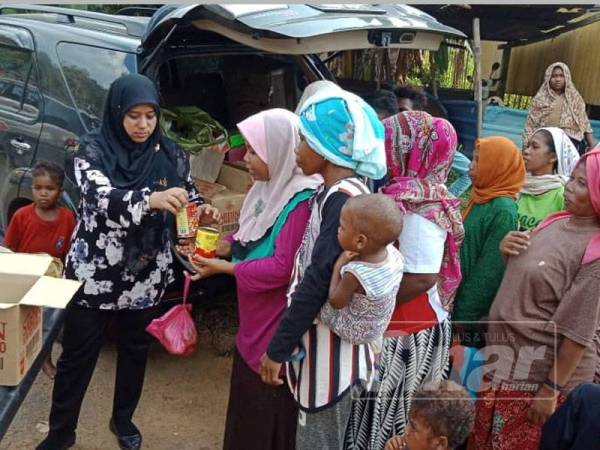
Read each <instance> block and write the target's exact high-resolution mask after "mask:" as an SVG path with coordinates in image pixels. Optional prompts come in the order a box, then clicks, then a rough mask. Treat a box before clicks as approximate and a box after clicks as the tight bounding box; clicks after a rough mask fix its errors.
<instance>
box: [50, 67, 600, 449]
mask: <svg viewBox="0 0 600 450" xmlns="http://www.w3.org/2000/svg"><path fill="white" fill-rule="evenodd" d="M556 69H561V70H562V72H563V75H564V79H566V84H565V86H563V88H562V89H563V91H564V97H565V98H564V100H561V101H562V102H563V103H562V106H561V108H562V109H561V111H562V112H561V114H560V117H561V118H562V117H563V116H564V117H567V116H568V117H570V119H568V120H569V123H571V126H572V127H573V128H572V129H577V130H579V131H578V133H579V134H576V135H574V136H573V135H569V134H568V133H567V132H565V130H563V129H561V128H559V127H558V126H556V125H559V123H550V124H548V123H546V125H547V126H545V127H539V126H538V125H539V121H538V118H539V117H540V114H538V113H533V114H532V116H533V117H532V119H531V120H528V126H529V127H533V129H531V130H529V131H527V130H526V132H527V140H526V145H525V148H524V150H523V151H522V152H521V151H520V150H519V149H518V148H517V147H516V146H515V145H514V144H513V143H512V142H511V141H510V140H508V139H506V138H503V137H500V136H497V137H488V138H482V139H479V140H478V141H477V142H476V145H475V153H474V155H473V161H472V163H471V166H470V176H471V179H472V183H473V189H472V194H471V199H470V201H469V204H468V205H467V207H466V208H465V209H464V210H463V211H461V208H460V201H459V200H458V199H457V198H456V197H455V196H454V195H452V194H451V193H450V192H449V191H448V189H447V188H446V181H447V178H448V175H449V173H450V170H451V167H452V163H453V159H454V155H455V152H456V149H457V145H458V142H457V135H456V132H455V130H454V128H453V126H452V125H451V124H450V122H448V121H447V120H445V119H442V118H437V117H432V116H431V115H430V114H428V113H426V112H423V111H411V110H407V111H403V112H397V113H394V114H392V115H391V116H390V117H387V118H385V119H383V120H380V119H379V118H378V117H377V115H376V113H375V111H374V110H373V109H372V108H371V107H370V106H369V105H368V104H367V103H365V102H364V101H363V100H362V99H361V98H359V97H357V96H355V95H354V94H351V93H349V92H346V91H344V90H342V89H341V88H339V87H337V86H336V85H334V84H332V83H328V82H317V83H314V84H312V85H309V86H308V87H307V89H306V92H305V94H304V95H303V97H302V99H301V101H300V104H299V105H298V108H297V110H296V113H292V112H290V111H287V110H283V109H272V110H268V111H264V112H261V113H258V114H256V115H254V116H251V117H249V118H248V119H246V120H244V121H243V122H241V123H240V124H239V125H238V128H239V130H240V132H241V133H242V135H243V136H244V138H245V140H246V142H247V148H248V151H247V154H246V157H245V160H246V163H247V166H248V168H249V171H250V173H251V175H252V176H253V178H254V180H255V183H254V186H253V187H252V189H251V190H250V191H249V192H248V195H247V197H246V200H245V202H244V205H243V208H242V211H241V217H240V227H239V229H238V230H237V232H236V233H235V234H233V235H232V236H230V237H228V238H226V239H224V240H223V241H222V242H221V244H220V247H219V249H218V258H215V259H212V260H211V259H202V260H201V261H200V262H198V263H197V264H196V268H197V275H196V278H204V277H208V276H211V275H214V274H217V273H226V274H230V275H233V276H234V277H235V281H236V284H237V292H238V301H239V317H240V327H239V332H238V335H237V338H236V349H235V354H234V359H233V369H232V374H231V387H230V394H229V405H228V410H227V419H226V426H225V440H224V448H226V449H232V450H238V449H243V448H247V449H286V450H287V449H293V448H297V449H309V448H310V449H314V448H319V449H321V448H322V449H334V448H336V449H338V448H339V449H342V448H346V449H369V450H383V449H384V448H401V447H395V446H394V445H396V444H394V442H399V441H395V440H394V439H396V438H397V437H398V436H401V435H405V436H410V435H411V433H412V435H413V438H414V435H418V434H419V433H421V432H422V430H419V429H418V426H417V425H416V424H415V423H416V422H415V421H414V420H413V418H412V416H411V414H410V410H411V405H412V404H413V396H414V395H415V392H417V391H419V389H421V388H423V386H425V385H426V383H427V382H437V381H440V380H443V379H446V378H447V377H448V376H449V374H450V368H451V365H454V366H457V365H458V359H457V358H456V355H457V354H458V353H457V349H461V348H476V349H478V351H477V354H483V355H484V356H485V355H486V352H488V353H489V352H491V353H493V355H492V359H493V360H495V361H496V362H495V363H494V364H492V366H493V367H491V368H490V367H489V365H488V366H484V370H483V379H480V378H479V377H478V380H477V383H475V384H476V385H477V389H474V388H473V384H470V383H469V382H468V380H467V381H465V380H463V381H464V382H465V387H466V388H467V390H469V391H471V392H473V391H475V390H476V391H477V392H476V394H477V396H478V397H479V399H480V401H478V402H477V403H476V418H475V423H476V425H475V427H474V429H473V430H474V431H473V432H472V433H471V435H470V437H469V440H468V448H469V449H470V450H486V449H490V450H492V449H493V450H504V449H506V450H509V449H510V450H512V449H514V448H521V449H523V450H529V449H531V450H533V449H537V448H538V447H539V445H540V441H541V439H542V426H543V425H544V423H545V422H546V421H547V420H548V419H549V418H550V416H552V415H553V413H554V412H555V410H557V409H559V412H560V411H561V409H562V408H565V407H567V405H568V404H569V402H568V401H567V402H565V399H566V398H567V396H568V395H569V393H570V391H571V390H572V389H574V388H575V387H577V386H579V385H581V384H584V383H588V382H592V381H593V378H594V371H595V369H596V362H597V354H596V347H595V346H594V336H595V334H596V330H597V328H598V323H599V315H600V301H599V294H598V293H599V292H600V150H590V151H588V152H587V153H584V154H583V155H582V156H581V157H580V155H579V153H578V151H577V149H576V147H575V146H574V144H573V142H572V139H576V138H578V137H579V138H581V139H583V137H584V136H585V137H586V139H587V140H588V141H587V142H588V143H591V141H590V139H591V138H590V137H589V136H588V134H589V126H588V125H589V122H587V123H588V125H586V124H585V123H583V122H580V121H579V115H580V113H581V111H580V110H579V109H577V110H575V111H573V110H572V109H570V108H571V106H570V105H571V103H570V102H571V101H572V99H573V98H574V94H573V91H572V90H571V87H570V86H571V84H570V83H571V81H570V78H569V76H568V70H567V69H566V66H564V65H562V64H559V63H557V64H554V65H552V66H551V67H550V68H549V69H548V73H549V74H553V73H554V72H555V71H556ZM547 78H548V80H547V81H546V82H545V85H544V87H542V89H541V92H542V91H543V96H544V98H546V99H550V100H552V99H553V98H554V97H557V96H559V95H562V94H556V92H555V91H551V90H549V89H554V87H553V86H555V87H556V89H558V90H560V86H558V85H553V84H552V83H551V77H550V75H548V76H547ZM536 99H537V97H536ZM536 101H537V100H536ZM540 105H542V100H541V99H540V101H539V102H538V103H535V102H534V106H535V107H536V108H537V107H538V106H539V108H541V109H543V106H540ZM572 112H574V114H573V115H570V114H571V113H572ZM159 114H160V107H159V102H158V96H157V93H156V90H155V88H154V86H153V84H152V82H151V81H150V80H148V79H147V78H145V77H143V76H139V75H128V76H124V77H122V78H120V79H119V80H117V81H115V82H114V83H113V85H112V86H111V89H110V91H109V94H108V100H107V107H106V111H105V118H104V122H103V124H102V128H101V129H100V130H99V131H96V132H93V133H91V134H90V135H87V136H85V137H84V138H82V140H81V148H80V150H79V153H78V155H77V157H76V159H75V173H76V177H77V182H78V184H79V187H80V189H81V192H82V199H81V203H80V207H79V221H78V224H77V227H76V230H75V232H74V236H73V244H72V246H71V250H70V253H69V255H68V257H67V262H66V268H67V272H66V273H67V275H68V276H72V277H74V278H78V279H79V280H81V281H82V282H83V286H82V288H81V289H80V290H79V292H78V293H77V294H76V297H75V299H74V300H73V302H72V304H71V305H70V306H69V308H68V311H67V319H66V324H65V337H64V344H63V345H64V349H63V353H62V355H61V357H60V359H59V360H58V364H57V369H58V372H57V375H56V381H55V385H54V392H53V399H52V410H51V413H50V422H49V425H50V432H49V435H48V437H47V438H46V439H45V440H44V441H43V442H42V443H41V444H40V445H39V446H38V449H42V450H43V449H52V450H56V449H63V448H69V447H70V446H72V445H73V443H74V442H75V430H76V426H77V421H78V416H79V410H80V407H81V402H82V400H83V397H84V394H85V391H86V389H87V385H88V383H89V380H90V378H91V375H92V372H93V369H94V366H95V362H96V359H97V356H98V352H99V348H100V347H99V346H100V343H101V335H102V331H103V328H104V327H105V326H106V322H107V320H108V318H110V317H116V318H117V319H118V321H119V322H118V323H119V324H120V325H121V327H122V330H121V331H122V337H121V339H120V341H119V356H118V358H119V359H118V368H117V378H116V380H117V381H116V385H115V403H114V408H113V412H112V418H111V420H110V427H111V430H112V431H113V432H114V433H115V435H116V436H117V438H118V442H119V445H120V447H121V448H123V449H137V448H140V446H141V442H142V436H141V432H140V431H139V430H138V429H137V427H136V426H135V425H134V423H133V420H132V418H133V413H134V411H135V408H136V406H137V402H138V400H139V397H140V394H141V392H142V385H143V379H144V368H145V361H146V354H147V349H148V345H149V338H148V336H147V335H145V333H144V331H143V330H144V328H145V326H146V325H147V324H148V322H149V321H150V320H151V319H152V318H153V317H155V316H156V312H155V311H156V305H157V303H158V302H159V301H160V298H161V296H162V294H163V292H164V289H165V287H166V285H167V284H168V283H169V282H170V281H171V280H172V278H173V265H172V264H173V256H172V254H171V250H170V244H169V229H170V228H171V227H172V226H173V225H172V214H171V213H173V212H175V211H176V210H177V209H178V208H180V207H182V206H184V205H185V204H186V203H187V202H188V200H189V199H191V198H197V197H200V195H199V194H198V192H196V190H195V188H194V187H193V184H192V183H191V182H190V178H189V164H188V162H187V160H186V157H185V155H184V153H183V152H182V151H181V150H180V149H179V148H178V147H177V146H176V145H174V144H173V143H172V142H171V141H169V140H168V139H166V138H165V137H164V136H162V135H161V133H160V129H159V127H158V126H157V121H158V116H159ZM552 114H554V113H552ZM552 117H554V116H552ZM555 119H556V120H558V114H557V115H556V117H555ZM560 120H562V119H560ZM586 120H587V117H586ZM386 172H387V176H386V178H385V181H384V184H383V186H382V187H381V188H380V192H381V193H382V194H383V195H385V196H387V197H389V198H391V199H393V201H394V202H395V204H396V206H397V208H398V209H399V210H400V211H401V212H402V213H403V228H402V232H401V234H400V236H398V243H397V245H398V248H399V250H400V252H401V253H402V255H403V258H404V269H403V271H404V274H403V278H402V281H401V283H400V287H399V289H398V293H397V297H396V308H395V310H394V312H393V315H392V318H391V321H390V324H389V326H388V328H387V331H386V332H385V334H384V337H383V341H382V342H380V343H378V344H375V343H372V344H354V343H352V342H349V341H346V340H345V339H343V338H341V337H340V336H337V335H336V334H335V333H333V332H332V331H331V330H330V329H329V328H328V327H326V326H325V325H324V324H323V323H321V321H319V320H318V317H319V311H320V309H321V308H322V307H323V305H324V304H325V303H326V302H327V299H328V295H329V284H330V279H331V276H332V272H333V270H334V267H337V266H336V260H337V259H338V256H339V255H340V253H341V252H342V247H341V246H340V242H339V241H338V228H339V227H340V214H341V211H342V210H343V208H344V204H345V203H346V202H347V201H348V199H350V198H351V197H355V196H359V195H363V194H365V193H367V192H369V189H368V188H367V185H366V184H365V183H364V180H365V178H372V179H378V178H381V176H382V175H383V174H384V173H386ZM201 214H202V219H204V220H205V221H206V222H211V221H214V220H218V212H216V211H214V210H213V209H212V208H211V207H210V206H208V205H205V206H202V207H201ZM382 220H384V218H382ZM199 377H201V374H199ZM420 396H422V395H421V394H420ZM465 402H469V400H467V399H462V404H463V405H462V406H461V402H458V403H455V404H454V406H453V408H455V410H456V411H457V413H456V414H455V416H456V417H465V416H464V415H461V414H459V413H458V411H460V410H461V408H464V407H465V406H464V403H465ZM563 402H564V406H562V407H561V406H560V405H561V404H563ZM569 417H571V416H569ZM198 420H202V418H201V417H199V418H198ZM557 420H558V419H557ZM570 420H572V417H571V419H570ZM576 422H577V421H576ZM463 425H464V424H463ZM455 428H457V429H458V428H459V426H458V425H457V426H456V427H455ZM462 428H463V429H466V430H467V433H468V429H469V428H470V427H464V426H463V427H462ZM558 429H560V427H554V428H553V430H554V431H556V430H558ZM572 429H573V427H569V430H571V431H572ZM596 431H597V430H596ZM463 438H464V436H463V437H462V438H461V439H463ZM562 438H564V436H563V437H562ZM427 439H428V438H427ZM427 439H425V440H424V441H423V442H425V444H423V445H424V446H417V445H416V444H413V446H409V445H408V444H405V445H407V446H406V447H405V448H410V449H411V450H418V449H419V448H424V449H434V448H435V449H441V448H455V446H457V445H458V444H460V442H457V441H456V439H448V438H446V439H445V440H443V439H437V438H436V439H435V440H431V442H430V443H429V444H427V442H429V441H428V440H427ZM557 441H558V439H554V440H553V442H554V443H556V442H557ZM402 442H409V440H406V441H402ZM413 442H416V441H415V440H414V439H413ZM434 442H435V444H434ZM589 442H592V441H589ZM386 444H387V445H388V447H386ZM149 447H150V448H152V445H151V443H150V446H149ZM547 448H554V447H547ZM557 448H558V447H557ZM561 448H572V447H561ZM573 448H574V447H573ZM580 448H592V447H580Z"/></svg>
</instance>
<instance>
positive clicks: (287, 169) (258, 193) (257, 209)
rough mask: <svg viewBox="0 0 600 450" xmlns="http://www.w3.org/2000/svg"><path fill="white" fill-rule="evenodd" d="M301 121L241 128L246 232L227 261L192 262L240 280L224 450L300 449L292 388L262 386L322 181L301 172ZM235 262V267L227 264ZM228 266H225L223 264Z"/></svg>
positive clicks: (275, 113) (202, 270) (275, 119)
mask: <svg viewBox="0 0 600 450" xmlns="http://www.w3.org/2000/svg"><path fill="white" fill-rule="evenodd" d="M298 124H299V119H298V117H297V116H296V115H295V114H294V113H292V112H291V111H287V110H285V109H271V110H268V111H263V112H261V113H258V114H255V115H253V116H251V117H249V118H247V119H246V120H244V121H242V122H240V123H239V124H238V129H239V130H240V132H241V133H242V135H243V136H244V139H245V140H246V147H247V153H246V156H245V158H244V159H245V161H246V164H247V166H248V169H249V171H250V174H251V175H252V178H253V179H254V185H253V186H252V189H250V191H249V192H248V195H247V196H246V199H245V201H244V205H243V207H242V210H241V212H240V227H239V229H238V231H237V233H235V234H234V235H233V237H231V238H230V239H227V240H226V242H224V243H222V245H221V246H220V248H219V251H218V256H219V257H220V258H215V259H204V258H201V259H200V260H199V261H197V262H195V263H194V262H192V263H193V264H194V265H195V267H196V270H197V272H198V275H197V276H196V277H195V278H202V277H207V276H210V275H213V274H216V273H226V274H230V275H234V276H235V280H236V284H237V296H238V307H239V319H240V326H239V331H238V334H237V337H236V348H235V354H234V359H233V369H232V373H231V388H230V393H229V406H228V409H227V422H226V425H225V441H224V445H223V448H224V449H225V450H227V449H230V450H237V449H240V448H253V449H254V448H256V449H259V448H260V449H265V450H277V449H289V448H294V445H295V439H296V422H297V419H298V409H297V407H296V404H295V403H294V399H293V397H292V395H291V393H290V390H289V388H288V387H287V386H286V385H281V386H271V385H268V384H265V383H263V382H262V381H261V378H260V375H259V366H260V361H259V360H260V357H261V356H262V355H263V353H265V351H266V350H267V345H268V344H269V341H270V340H271V337H272V336H273V334H274V333H275V330H276V328H277V326H278V325H279V321H280V319H281V316H282V314H283V312H284V310H285V308H286V306H287V303H286V292H287V287H288V284H289V281H290V278H291V274H292V267H293V262H294V256H295V254H296V250H297V249H298V247H299V246H300V242H301V241H302V236H303V234H304V229H305V228H306V224H307V222H308V218H309V212H310V211H309V205H308V199H309V198H310V197H311V195H312V193H313V191H314V189H315V188H316V187H317V186H319V185H320V184H321V183H322V182H323V180H322V178H321V177H320V176H306V175H304V174H302V171H301V170H300V169H299V168H298V166H297V165H296V156H295V153H294V150H295V148H296V147H297V145H298V144H299V142H300V135H299V132H298ZM231 256H232V259H231V261H228V260H227V259H229V257H231ZM221 258H222V259H221Z"/></svg>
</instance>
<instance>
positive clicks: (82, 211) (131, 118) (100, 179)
mask: <svg viewBox="0 0 600 450" xmlns="http://www.w3.org/2000/svg"><path fill="white" fill-rule="evenodd" d="M159 114H160V107H159V104H158V94H157V92H156V89H155V87H154V84H153V83H152V81H150V80H149V79H148V78H146V77H144V76H142V75H126V76H123V77H121V78H119V79H117V80H116V81H115V82H113V84H112V85H111V87H110V89H109V91H108V97H107V101H106V106H105V110H104V120H103V123H102V127H101V128H100V129H98V130H94V131H92V132H90V133H88V134H86V135H85V136H83V137H82V138H81V143H80V149H79V152H78V154H77V156H76V158H75V177H76V180H77V184H78V186H79V189H80V191H81V192H80V194H81V199H80V202H79V208H78V213H79V221H78V223H77V226H76V228H75V231H74V234H73V237H72V245H71V249H70V252H69V254H68V255H67V260H66V266H65V275H66V277H67V278H74V279H78V280H80V281H81V282H82V283H83V284H82V286H81V288H80V289H79V291H78V292H77V293H76V294H75V296H74V298H73V300H72V301H71V303H70V304H69V306H68V308H67V311H66V319H65V325H64V338H63V353H62V355H61V356H60V359H59V360H58V364H57V374H56V380H55V383H54V391H53V394H52V409H51V411H50V432H49V434H48V437H47V438H46V439H45V440H44V441H43V442H42V443H41V444H40V445H39V446H38V447H37V448H38V449H52V450H59V449H66V448H69V447H71V446H72V445H73V444H74V443H75V429H76V427H77V421H78V418H79V411H80V409H81V403H82V401H83V397H84V395H85V392H86V390H87V387H88V384H89V382H90V379H91V377H92V374H93V372H94V367H95V365H96V361H97V359H98V355H99V353H100V349H101V347H102V343H103V334H104V331H105V329H106V326H107V324H108V323H109V321H111V320H113V319H114V320H116V323H117V326H118V330H119V332H120V333H119V338H118V341H117V348H118V357H117V374H116V381H115V394H114V403H113V410H112V415H111V419H110V429H111V431H112V432H113V433H114V434H115V435H116V436H117V439H118V443H119V446H120V448H121V449H138V448H140V446H141V442H142V436H141V434H140V431H139V430H138V429H137V427H136V426H135V425H134V424H133V422H132V416H133V413H134V411H135V409H136V407H137V404H138V401H139V399H140V396H141V393H142V387H143V384H144V374H145V368H146V357H147V353H148V348H149V345H150V342H151V338H150V335H148V334H147V333H146V332H145V328H146V326H147V325H148V324H149V323H150V321H151V320H152V319H154V318H155V317H156V314H157V312H158V311H157V308H156V306H157V305H158V303H159V302H160V299H161V297H162V295H163V294H164V292H165V288H166V287H167V286H168V285H169V284H170V283H171V282H172V281H173V280H174V276H173V268H172V263H173V256H172V255H171V250H170V245H169V233H170V228H171V227H172V225H173V214H175V213H176V211H177V209H178V208H180V207H182V206H184V205H186V204H187V203H188V200H190V199H193V198H194V197H198V193H197V192H196V191H195V189H194V187H193V184H192V183H191V178H190V176H189V163H188V160H187V158H186V155H185V153H183V151H182V150H181V149H180V148H179V147H178V146H177V145H176V144H175V143H173V142H172V141H169V140H167V139H166V138H165V137H164V136H162V135H161V133H160V128H159V127H158V117H159ZM200 201H201V199H200ZM200 211H201V213H200V214H201V215H202V219H209V220H214V219H216V218H217V217H216V216H218V213H217V212H216V210H214V208H212V207H210V206H208V205H202V206H201V207H200ZM107 419H108V418H107ZM107 423H108V420H107Z"/></svg>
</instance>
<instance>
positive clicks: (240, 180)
mask: <svg viewBox="0 0 600 450" xmlns="http://www.w3.org/2000/svg"><path fill="white" fill-rule="evenodd" d="M217 183H219V184H222V185H223V186H227V188H228V189H231V190H232V191H237V192H243V193H246V192H248V191H249V190H250V188H251V187H252V184H254V181H253V180H252V177H251V176H250V173H248V169H246V167H242V166H240V165H239V164H235V163H229V162H226V163H224V164H223V166H222V167H221V172H219V178H218V179H217Z"/></svg>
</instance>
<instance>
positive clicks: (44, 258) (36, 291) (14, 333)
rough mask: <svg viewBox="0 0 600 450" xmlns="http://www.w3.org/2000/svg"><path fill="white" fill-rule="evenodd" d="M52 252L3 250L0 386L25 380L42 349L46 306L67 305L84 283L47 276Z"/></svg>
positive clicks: (0, 263)
mask: <svg viewBox="0 0 600 450" xmlns="http://www.w3.org/2000/svg"><path fill="white" fill-rule="evenodd" d="M51 263H52V257H50V256H48V255H29V254H24V253H0V286H2V289H0V386H16V385H17V384H19V383H20V382H21V380H22V379H23V377H24V376H25V374H26V373H27V371H28V370H29V368H30V367H31V364H32V363H33V361H34V360H35V358H36V356H37V355H38V353H39V352H40V349H41V348H42V306H49V307H52V308H64V307H65V306H67V304H68V303H69V301H70V300H71V298H72V297H73V295H74V294H75V292H76V291H77V289H79V286H80V285H81V283H79V282H78V281H73V280H63V279H60V278H53V277H48V276H45V275H44V274H45V273H46V271H47V270H48V268H49V267H50V265H51Z"/></svg>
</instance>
